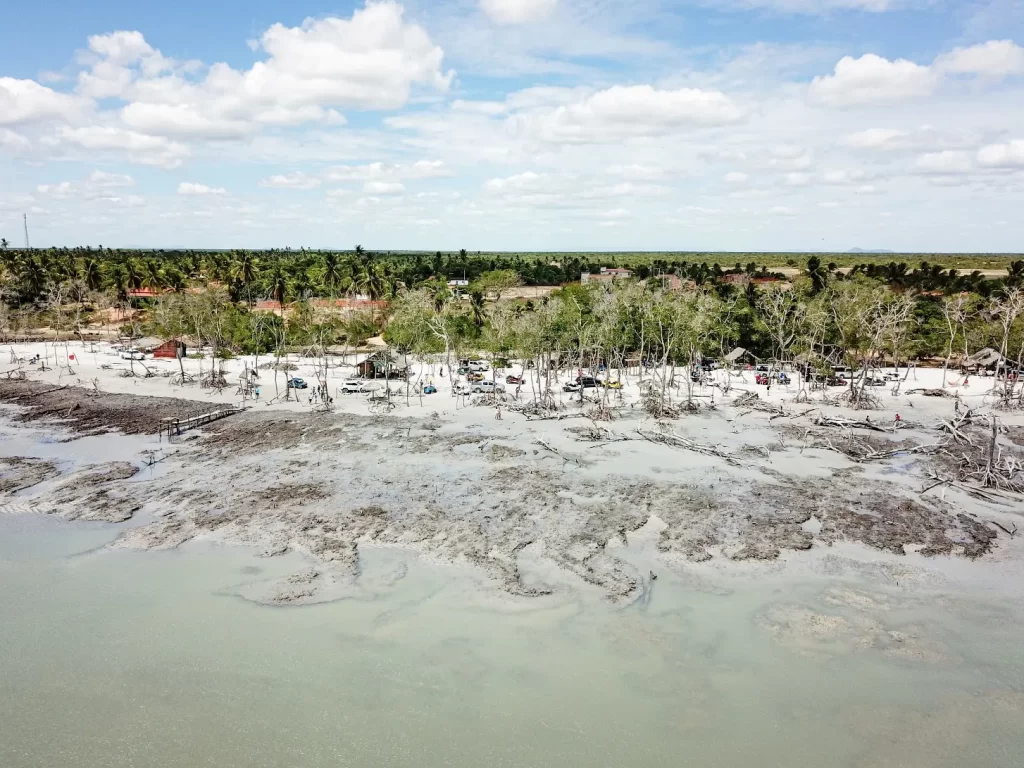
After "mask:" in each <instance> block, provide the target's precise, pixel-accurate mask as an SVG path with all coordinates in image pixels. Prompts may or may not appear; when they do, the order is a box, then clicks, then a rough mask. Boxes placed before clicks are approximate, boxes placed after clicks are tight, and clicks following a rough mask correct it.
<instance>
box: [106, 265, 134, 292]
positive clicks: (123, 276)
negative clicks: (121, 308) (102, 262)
mask: <svg viewBox="0 0 1024 768" xmlns="http://www.w3.org/2000/svg"><path fill="white" fill-rule="evenodd" d="M108 278H109V280H110V287H111V288H113V289H114V293H116V294H117V300H118V301H124V300H125V299H127V298H128V289H129V284H128V270H127V269H126V268H125V267H124V265H123V264H115V265H114V266H113V267H111V268H110V272H109V273H108Z"/></svg>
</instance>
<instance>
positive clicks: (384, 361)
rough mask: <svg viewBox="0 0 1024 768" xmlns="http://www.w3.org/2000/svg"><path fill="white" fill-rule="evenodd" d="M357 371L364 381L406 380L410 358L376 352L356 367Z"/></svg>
mask: <svg viewBox="0 0 1024 768" xmlns="http://www.w3.org/2000/svg"><path fill="white" fill-rule="evenodd" d="M356 371H357V372H358V373H359V375H360V376H361V377H362V378H364V379H404V378H406V376H407V374H408V371H409V358H408V356H407V355H395V354H392V353H390V352H374V353H373V354H372V355H370V356H368V357H367V358H366V359H365V360H363V361H362V362H361V363H359V364H357V365H356Z"/></svg>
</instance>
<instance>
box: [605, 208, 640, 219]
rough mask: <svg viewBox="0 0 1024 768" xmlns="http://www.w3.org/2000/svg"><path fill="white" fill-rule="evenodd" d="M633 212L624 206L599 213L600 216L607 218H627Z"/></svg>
mask: <svg viewBox="0 0 1024 768" xmlns="http://www.w3.org/2000/svg"><path fill="white" fill-rule="evenodd" d="M632 215H633V214H632V213H630V212H629V211H627V210H626V209H625V208H612V209H611V210H610V211H605V212H604V213H602V214H601V218H603V219H609V220H618V219H628V218H629V217H630V216H632Z"/></svg>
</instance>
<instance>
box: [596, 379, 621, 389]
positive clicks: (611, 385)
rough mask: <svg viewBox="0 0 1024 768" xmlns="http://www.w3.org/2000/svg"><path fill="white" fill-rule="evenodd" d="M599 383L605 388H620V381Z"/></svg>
mask: <svg viewBox="0 0 1024 768" xmlns="http://www.w3.org/2000/svg"><path fill="white" fill-rule="evenodd" d="M601 384H602V385H603V386H604V387H605V389H622V382H621V381H602V382H601Z"/></svg>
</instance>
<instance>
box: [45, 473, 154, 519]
mask: <svg viewBox="0 0 1024 768" xmlns="http://www.w3.org/2000/svg"><path fill="white" fill-rule="evenodd" d="M138 472H139V468H138V467H137V466H135V465H134V464H130V463H128V462H126V461H115V462H111V463H109V464H102V465H93V466H88V467H85V468H83V469H80V470H78V471H77V472H73V473H71V474H70V475H68V477H67V478H66V479H65V480H64V481H63V482H62V483H61V484H60V485H59V486H58V487H57V488H55V489H54V490H53V491H52V492H51V493H49V494H47V496H46V501H47V502H48V506H50V508H52V509H53V510H54V512H55V513H56V514H58V515H60V516H61V517H63V518H65V519H66V520H91V521H97V522H107V523H122V522H124V521H126V520H130V519H131V518H132V516H133V515H134V514H135V513H136V512H138V511H139V510H140V509H141V508H142V502H141V500H140V499H139V498H137V497H136V495H135V490H136V489H135V488H134V487H133V486H132V485H131V484H128V485H126V484H125V483H124V482H123V481H125V480H128V479H130V478H132V477H134V476H135V475H136V474H138Z"/></svg>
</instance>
